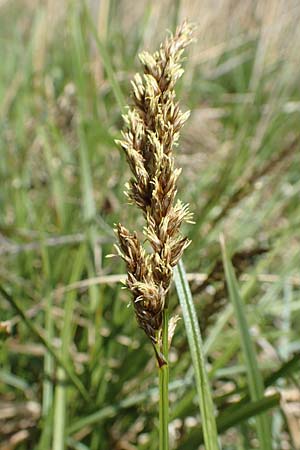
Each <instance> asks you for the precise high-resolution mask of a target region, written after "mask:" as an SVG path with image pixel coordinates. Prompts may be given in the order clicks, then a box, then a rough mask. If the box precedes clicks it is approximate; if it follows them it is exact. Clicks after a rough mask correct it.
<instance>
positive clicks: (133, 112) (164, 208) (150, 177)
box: [116, 22, 192, 343]
mask: <svg viewBox="0 0 300 450" xmlns="http://www.w3.org/2000/svg"><path fill="white" fill-rule="evenodd" d="M191 33H192V28H191V26H190V25H189V24H187V23H186V22H184V23H183V24H182V25H181V26H180V27H178V28H177V30H176V32H175V34H174V35H171V36H170V37H168V38H167V39H166V41H165V42H164V44H162V45H161V47H160V50H159V51H157V52H155V53H154V54H153V55H152V54H150V53H148V52H143V53H141V54H140V55H139V57H140V61H141V63H142V65H143V69H144V73H143V76H141V75H140V74H137V75H135V77H134V80H133V81H132V87H133V92H132V98H133V106H132V107H131V108H129V110H128V113H127V114H126V115H125V116H123V117H124V122H125V130H124V131H123V132H122V136H123V140H121V141H117V142H118V144H119V145H120V146H121V147H122V149H123V150H124V152H125V154H126V158H127V161H128V164H129V167H130V169H131V172H132V175H133V176H132V178H131V180H130V181H129V183H128V184H127V186H126V187H127V192H126V194H127V196H128V198H129V199H130V202H131V203H134V204H136V205H137V206H138V207H139V208H140V209H141V210H142V211H143V214H144V217H145V220H146V226H145V228H144V234H145V236H146V239H147V241H148V242H149V243H150V244H151V247H152V250H153V251H152V252H151V253H146V251H145V249H144V248H143V246H142V244H141V242H140V240H139V238H138V237H137V234H136V232H134V233H130V232H129V231H128V230H127V229H126V228H125V227H124V226H123V225H121V224H118V225H117V228H116V233H117V235H118V239H119V247H118V253H119V254H120V256H121V257H122V258H123V259H124V261H125V262H126V264H127V270H128V278H127V281H126V285H127V287H128V288H129V289H130V291H131V292H132V294H133V303H134V309H135V313H136V317H137V320H138V323H139V325H140V326H141V328H143V329H144V331H145V332H146V334H147V335H148V336H149V338H150V339H151V340H152V342H153V343H157V342H158V341H159V337H160V330H161V326H162V312H163V309H164V308H165V307H166V294H167V291H168V289H169V287H170V283H171V278H172V268H173V267H174V266H175V265H176V264H177V263H178V261H179V259H180V258H181V256H182V253H183V251H184V249H185V248H186V247H187V246H188V245H189V240H188V239H187V238H186V237H183V236H181V234H180V226H181V224H182V222H184V221H188V220H189V219H190V218H191V215H190V213H189V210H188V206H187V205H183V204H182V203H181V202H180V201H179V200H177V201H175V197H176V193H177V188H176V182H177V179H178V176H179V175H180V172H181V169H177V168H175V165H174V156H173V148H174V146H175V145H177V143H178V138H179V132H180V129H181V128H182V126H183V124H184V123H185V121H186V120H187V118H188V117H189V112H187V113H184V114H183V113H182V112H181V111H180V109H179V105H178V103H177V102H176V100H175V97H176V96H175V91H174V86H175V83H176V81H177V80H178V79H179V78H180V77H181V76H182V74H183V69H182V67H181V60H182V53H183V50H184V49H185V47H186V46H187V45H188V44H189V43H190V42H191V40H192V39H191Z"/></svg>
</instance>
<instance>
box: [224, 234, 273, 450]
mask: <svg viewBox="0 0 300 450" xmlns="http://www.w3.org/2000/svg"><path fill="white" fill-rule="evenodd" d="M220 242H221V247H222V256H223V264H224V270H225V278H226V283H227V286H228V291H229V298H230V300H231V302H232V305H233V308H234V312H235V316H236V319H237V324H238V329H239V333H240V337H241V346H242V350H243V353H244V358H245V363H246V369H247V377H248V383H249V392H250V397H251V400H252V401H254V402H256V401H258V400H260V399H262V398H263V396H264V383H263V378H262V375H261V374H260V372H259V368H258V364H257V359H256V353H255V348H254V344H253V342H252V340H251V336H250V332H249V327H248V323H247V319H246V312H245V308H244V304H243V300H242V298H241V295H240V293H239V288H238V284H237V280H236V276H235V273H234V270H233V267H232V264H231V261H230V259H229V257H228V254H227V249H226V244H225V239H224V237H223V236H221V239H220ZM256 424H257V434H258V438H259V441H260V447H261V448H263V449H264V450H270V449H272V442H271V428H270V424H269V420H268V417H267V415H265V414H262V415H261V416H258V417H257V418H256Z"/></svg>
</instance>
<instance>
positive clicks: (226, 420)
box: [180, 393, 280, 450]
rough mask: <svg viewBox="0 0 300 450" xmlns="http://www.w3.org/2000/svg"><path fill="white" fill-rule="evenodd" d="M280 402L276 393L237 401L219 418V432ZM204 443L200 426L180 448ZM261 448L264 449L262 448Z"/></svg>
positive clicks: (193, 446)
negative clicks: (254, 399) (256, 399)
mask: <svg viewBox="0 0 300 450" xmlns="http://www.w3.org/2000/svg"><path fill="white" fill-rule="evenodd" d="M279 404H280V394H279V393H275V394H273V395H269V396H266V397H263V398H261V399H260V400H258V401H256V402H251V401H250V402H247V403H243V399H242V400H241V401H239V402H237V403H236V404H235V405H234V409H233V411H231V408H232V407H229V408H228V410H227V411H226V412H225V413H223V414H221V415H220V416H219V417H218V418H217V428H218V432H219V433H220V434H221V433H224V432H225V431H227V430H229V429H230V428H232V427H235V426H237V425H238V424H241V423H242V422H244V421H245V420H247V419H250V418H251V417H253V416H256V415H258V414H263V413H264V412H266V411H268V410H270V409H271V408H274V407H276V406H278V405H279ZM201 444H203V433H202V430H201V429H199V428H195V430H193V431H192V432H191V433H190V435H189V436H188V437H187V439H186V441H185V442H184V443H183V445H182V446H181V447H180V450H188V449H190V448H195V447H196V446H199V445H201ZM261 450H264V448H262V449H261Z"/></svg>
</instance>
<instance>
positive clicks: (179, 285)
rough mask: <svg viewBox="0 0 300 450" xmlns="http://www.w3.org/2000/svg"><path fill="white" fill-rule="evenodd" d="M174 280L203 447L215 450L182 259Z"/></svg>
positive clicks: (213, 427)
mask: <svg viewBox="0 0 300 450" xmlns="http://www.w3.org/2000/svg"><path fill="white" fill-rule="evenodd" d="M174 280H175V284H176V289H177V293H178V297H179V301H180V305H181V308H182V313H183V319H184V324H185V329H186V333H187V338H188V343H189V347H190V352H191V357H192V362H193V367H194V373H195V381H196V388H197V395H198V402H199V407H200V413H201V418H202V427H203V435H204V443H205V448H206V450H216V449H219V443H218V434H217V427H216V421H215V415H214V406H213V401H212V397H211V392H210V387H209V383H208V377H207V373H206V368H205V359H204V352H203V344H202V338H201V334H200V328H199V323H198V319H197V314H196V310H195V306H194V302H193V298H192V294H191V291H190V287H189V284H188V282H187V278H186V273H185V269H184V266H183V263H182V261H179V263H178V266H177V267H176V268H175V270H174Z"/></svg>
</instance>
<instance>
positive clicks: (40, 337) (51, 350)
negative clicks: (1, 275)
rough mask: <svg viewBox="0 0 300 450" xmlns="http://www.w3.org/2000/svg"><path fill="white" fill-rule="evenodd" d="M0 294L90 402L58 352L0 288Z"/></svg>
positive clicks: (21, 309)
mask: <svg viewBox="0 0 300 450" xmlns="http://www.w3.org/2000/svg"><path fill="white" fill-rule="evenodd" d="M0 292H1V294H2V296H3V297H4V298H5V299H6V300H7V301H8V303H10V305H12V307H13V308H14V309H15V311H16V312H17V313H18V315H19V316H20V317H21V318H22V320H23V322H24V323H25V325H26V326H27V327H28V328H29V330H30V331H31V332H32V333H33V334H34V335H35V336H36V337H37V339H38V340H39V341H40V342H41V343H42V344H43V345H44V347H45V348H46V349H47V350H48V352H49V353H50V354H51V355H52V356H53V357H54V359H55V360H56V362H57V363H58V364H59V365H60V366H61V367H62V368H63V369H64V370H65V372H66V374H67V375H68V377H69V379H70V381H71V382H72V383H73V384H74V386H75V387H76V388H77V389H78V391H79V392H80V394H81V395H82V397H83V398H84V400H86V401H87V402H88V401H90V397H89V394H88V392H87V390H86V389H85V387H84V386H83V384H82V382H81V381H80V379H79V378H78V377H77V375H76V374H75V373H74V372H73V371H72V369H71V368H70V366H69V365H68V364H66V363H65V361H64V360H63V359H62V358H61V356H60V355H59V354H58V352H57V351H56V350H55V349H54V347H53V346H52V345H51V344H50V342H48V340H47V339H46V338H45V337H44V336H43V335H42V334H41V333H40V331H39V330H38V328H37V327H36V326H35V325H34V324H33V322H32V321H31V320H30V319H28V317H27V316H26V314H25V312H24V311H23V308H22V307H21V306H20V304H19V303H18V302H17V301H16V300H15V299H14V298H13V297H12V296H11V295H10V294H9V293H8V292H6V290H5V289H4V288H3V287H2V286H0Z"/></svg>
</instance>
